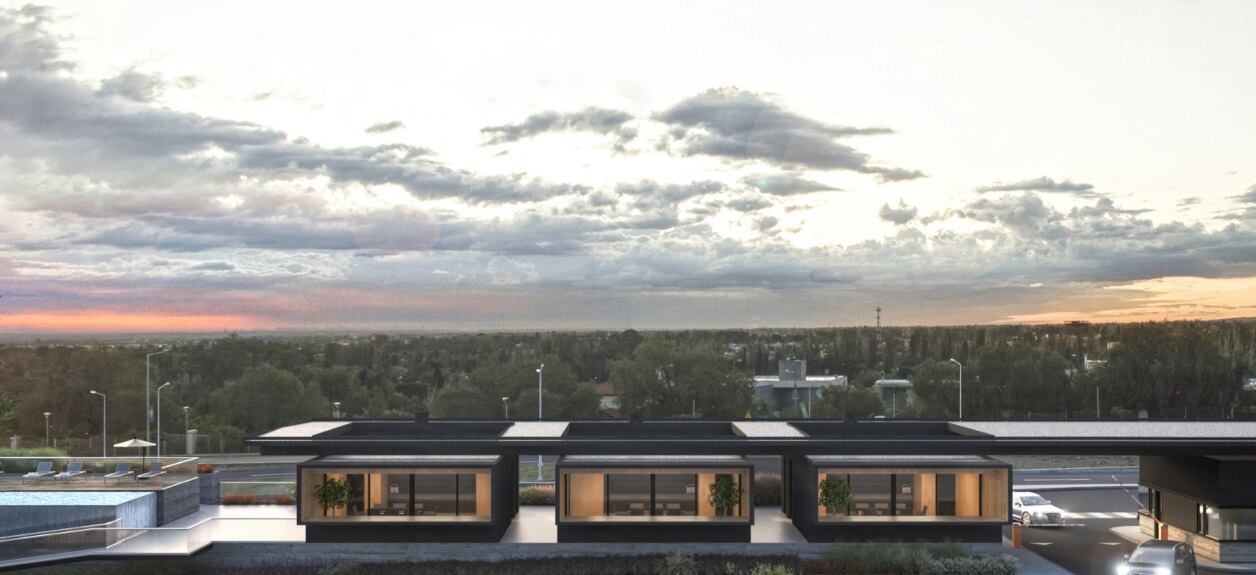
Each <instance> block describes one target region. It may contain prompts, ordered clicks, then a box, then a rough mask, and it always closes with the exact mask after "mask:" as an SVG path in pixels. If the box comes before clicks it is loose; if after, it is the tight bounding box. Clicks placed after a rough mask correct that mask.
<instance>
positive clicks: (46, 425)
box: [44, 411, 52, 447]
mask: <svg viewBox="0 0 1256 575" xmlns="http://www.w3.org/2000/svg"><path fill="white" fill-rule="evenodd" d="M50 417H52V412H51V411H45V412H44V447H48V445H49V444H51V443H52V442H51V441H50V440H49V438H50V437H51V436H52V433H51V432H50V430H51V429H52V427H51V426H52V424H51V423H49V420H48V418H50Z"/></svg>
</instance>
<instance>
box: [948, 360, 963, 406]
mask: <svg viewBox="0 0 1256 575" xmlns="http://www.w3.org/2000/svg"><path fill="white" fill-rule="evenodd" d="M951 363H953V364H955V365H958V366H959V420H960V421H964V364H962V363H960V362H959V361H957V360H956V359H955V358H953V357H952V358H951Z"/></svg>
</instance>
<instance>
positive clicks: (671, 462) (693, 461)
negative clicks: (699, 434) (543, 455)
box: [558, 455, 754, 467]
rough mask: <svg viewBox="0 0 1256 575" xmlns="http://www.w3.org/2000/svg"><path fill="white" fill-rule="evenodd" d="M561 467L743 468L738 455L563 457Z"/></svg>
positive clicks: (746, 463)
mask: <svg viewBox="0 0 1256 575" xmlns="http://www.w3.org/2000/svg"><path fill="white" fill-rule="evenodd" d="M558 465H559V466H561V467H724V466H729V467H745V466H750V467H753V466H754V465H753V464H752V463H750V460H748V459H746V458H745V457H742V456H740V455H564V456H563V457H562V458H560V459H559V460H558Z"/></svg>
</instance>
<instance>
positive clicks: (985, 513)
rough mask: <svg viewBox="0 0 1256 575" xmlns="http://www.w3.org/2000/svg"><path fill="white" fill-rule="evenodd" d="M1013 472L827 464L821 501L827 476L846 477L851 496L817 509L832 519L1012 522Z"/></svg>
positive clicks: (820, 484)
mask: <svg viewBox="0 0 1256 575" xmlns="http://www.w3.org/2000/svg"><path fill="white" fill-rule="evenodd" d="M937 471H943V472H942V473H938V472H937ZM1008 475H1009V474H1008V470H1007V469H1001V468H991V469H955V470H950V469H947V470H933V469H927V468H913V469H884V470H872V469H833V468H830V469H821V470H819V472H818V473H817V485H816V495H817V502H818V500H819V497H818V495H819V494H820V490H821V489H822V487H823V483H824V481H825V479H826V478H836V479H838V480H840V481H843V482H846V484H847V485H848V486H849V487H850V492H851V497H850V505H849V506H848V507H841V506H839V507H838V508H828V507H826V506H824V505H819V506H818V507H817V515H818V517H819V518H820V519H822V520H831V521H912V520H918V521H936V520H937V518H939V517H953V518H955V519H956V520H965V519H972V518H977V519H980V520H982V521H987V520H988V521H1000V522H1006V521H1007V520H1008V508H1007V500H1008V495H1009V493H1008V490H1009V489H1010V486H1009V483H1008ZM926 518H927V519H926Z"/></svg>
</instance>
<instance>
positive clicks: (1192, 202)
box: [1177, 196, 1204, 208]
mask: <svg viewBox="0 0 1256 575" xmlns="http://www.w3.org/2000/svg"><path fill="white" fill-rule="evenodd" d="M1203 201H1204V200H1203V198H1200V197H1199V196H1191V197H1189V198H1182V199H1180V200H1178V203H1177V207H1179V208H1186V207H1190V206H1196V205H1199V204H1201V203H1203Z"/></svg>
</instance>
